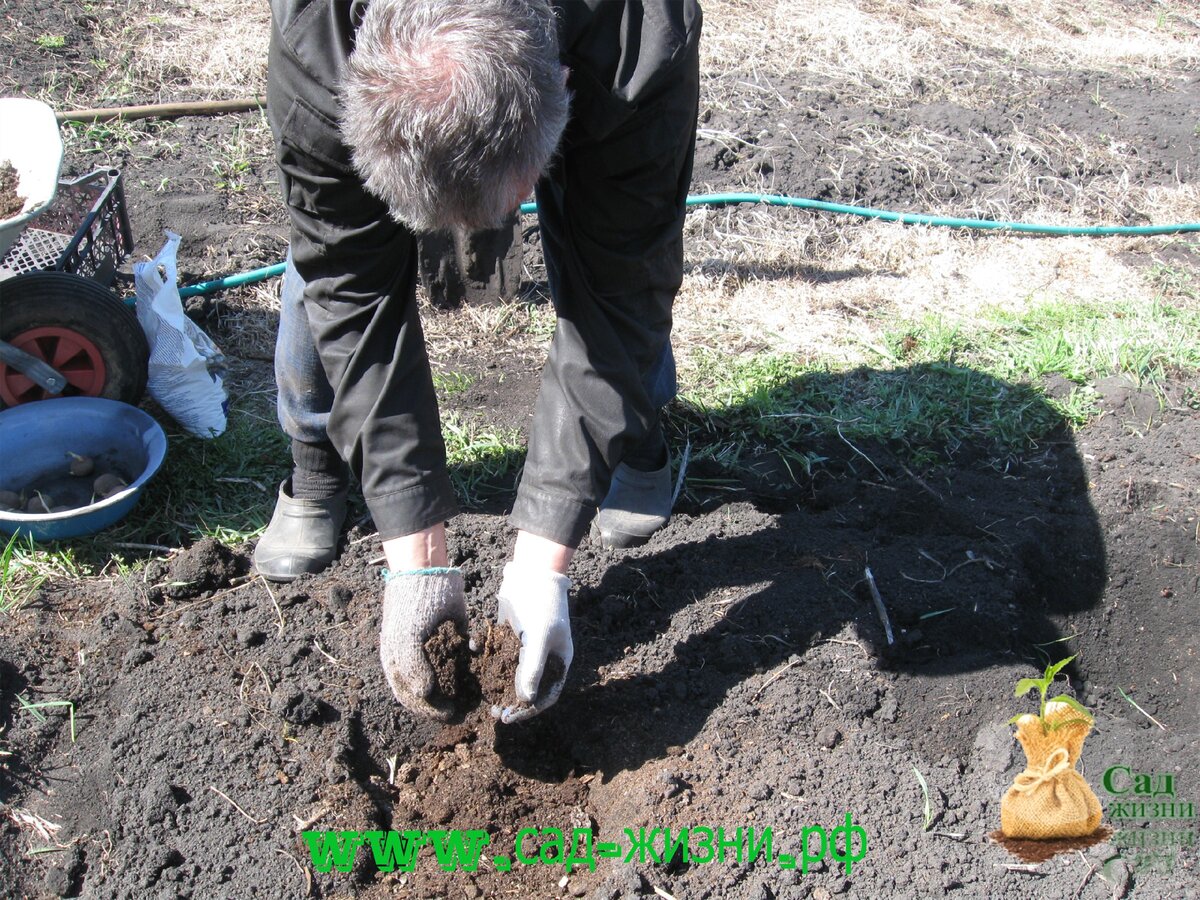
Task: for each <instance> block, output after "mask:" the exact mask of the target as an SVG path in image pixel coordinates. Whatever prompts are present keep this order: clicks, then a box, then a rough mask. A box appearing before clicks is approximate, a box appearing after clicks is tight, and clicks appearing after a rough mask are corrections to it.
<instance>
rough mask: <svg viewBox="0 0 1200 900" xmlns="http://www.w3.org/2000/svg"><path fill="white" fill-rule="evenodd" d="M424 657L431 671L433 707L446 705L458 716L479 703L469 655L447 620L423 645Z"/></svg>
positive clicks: (455, 628)
mask: <svg viewBox="0 0 1200 900" xmlns="http://www.w3.org/2000/svg"><path fill="white" fill-rule="evenodd" d="M425 656H426V658H427V659H428V660H429V664H430V665H431V666H432V667H433V677H434V688H433V691H434V696H433V698H432V700H433V703H434V704H435V705H437V706H443V705H450V706H453V707H455V709H456V710H457V711H458V712H459V713H460V714H461V713H464V712H466V711H467V710H468V709H470V708H471V707H472V706H474V704H475V703H477V702H478V701H479V683H478V681H477V680H475V679H474V678H473V677H472V675H471V651H470V647H469V646H468V643H467V638H466V636H465V635H463V634H462V633H461V632H460V631H459V630H458V626H457V625H456V624H455V623H454V622H453V621H451V620H450V619H447V620H446V621H444V622H442V624H441V625H439V626H438V629H437V631H435V632H434V633H433V634H431V635H430V636H429V640H427V641H426V642H425Z"/></svg>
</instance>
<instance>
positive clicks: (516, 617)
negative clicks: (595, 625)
mask: <svg viewBox="0 0 1200 900" xmlns="http://www.w3.org/2000/svg"><path fill="white" fill-rule="evenodd" d="M570 589H571V579H569V578H568V577H567V576H566V575H559V574H558V573H557V572H552V571H550V570H548V569H537V568H530V567H527V566H520V565H518V564H517V563H515V562H511V563H509V564H508V565H506V566H505V567H504V581H503V582H502V583H501V585H500V592H499V600H500V607H499V610H498V613H497V617H496V618H497V620H498V621H499V622H500V623H501V624H507V625H508V626H509V627H510V628H512V630H513V631H514V632H515V633H516V635H517V637H519V638H520V639H521V661H520V664H519V665H518V666H517V680H516V691H517V699H518V700H520V701H521V703H520V704H519V705H516V706H508V707H505V708H503V709H501V708H500V707H499V706H493V707H492V715H493V716H495V717H496V718H498V719H499V720H500V721H501V722H504V723H505V724H506V725H508V724H512V723H513V722H520V721H522V720H524V719H528V718H530V717H532V716H536V715H537V714H538V713H540V712H542V711H544V710H546V709H549V708H550V707H551V706H553V705H554V704H555V702H557V700H558V696H559V694H561V693H562V689H563V685H564V684H565V683H566V681H567V671H568V670H569V669H570V668H571V660H572V659H573V658H574V656H575V647H574V645H573V644H572V643H571V618H570V610H569V608H568V605H567V593H568V592H569V591H570ZM552 654H553V655H554V656H557V657H558V658H559V659H560V660H561V661H562V667H563V671H562V676H561V677H560V678H559V679H558V680H557V681H555V682H554V683H553V684H551V685H549V686H547V687H546V689H545V690H544V691H543V692H542V694H541V695H539V694H538V685H539V684H541V681H542V674H543V672H545V669H546V662H547V660H548V659H549V658H550V656H551V655H552Z"/></svg>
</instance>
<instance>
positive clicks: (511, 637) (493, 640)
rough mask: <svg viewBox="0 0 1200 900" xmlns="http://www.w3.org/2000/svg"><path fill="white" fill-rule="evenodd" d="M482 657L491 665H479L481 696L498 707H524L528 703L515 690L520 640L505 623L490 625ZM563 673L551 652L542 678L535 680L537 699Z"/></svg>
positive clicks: (563, 668) (519, 658) (543, 695)
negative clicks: (536, 683) (519, 697)
mask: <svg viewBox="0 0 1200 900" xmlns="http://www.w3.org/2000/svg"><path fill="white" fill-rule="evenodd" d="M483 659H484V660H485V661H490V664H485V665H483V666H481V667H480V668H481V671H480V673H479V682H480V687H481V688H482V689H483V695H484V696H485V697H487V698H488V699H489V700H491V701H492V705H494V706H499V707H500V708H501V709H508V708H512V709H524V708H526V707H528V706H530V705H536V702H535V703H534V704H529V703H526V702H524V701H523V700H519V699H518V698H517V693H516V680H517V666H518V664H519V663H520V661H521V639H520V638H518V637H517V636H516V634H514V633H513V630H512V629H511V628H510V627H509V626H508V625H489V626H488V630H487V634H486V635H485V637H484V641H483ZM565 672H566V667H565V666H563V661H562V660H561V659H559V657H557V656H554V655H552V656H551V657H550V658H549V659H548V660H546V668H545V669H544V670H543V671H542V680H541V681H539V682H538V692H537V700H541V699H543V698H544V697H545V696H546V694H547V693H549V691H550V688H552V687H553V686H554V685H555V684H556V683H557V682H558V681H559V680H560V679H561V678H562V677H563V674H564V673H565Z"/></svg>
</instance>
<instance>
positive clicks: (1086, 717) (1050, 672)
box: [1008, 656, 1092, 734]
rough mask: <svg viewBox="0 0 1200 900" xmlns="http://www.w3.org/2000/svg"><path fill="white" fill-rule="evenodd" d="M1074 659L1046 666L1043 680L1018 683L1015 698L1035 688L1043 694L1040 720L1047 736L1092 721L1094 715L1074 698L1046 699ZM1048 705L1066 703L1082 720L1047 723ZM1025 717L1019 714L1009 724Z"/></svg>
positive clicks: (1039, 714)
mask: <svg viewBox="0 0 1200 900" xmlns="http://www.w3.org/2000/svg"><path fill="white" fill-rule="evenodd" d="M1074 658H1075V657H1074V656H1068V657H1067V658H1066V659H1064V660H1060V661H1059V662H1056V663H1051V664H1050V665H1048V666H1046V674H1045V675H1043V676H1042V677H1041V678H1022V679H1021V680H1020V681H1018V682H1017V689H1016V691H1015V696H1017V697H1024V696H1025V695H1026V694H1028V693H1029V692H1030V691H1031V690H1033V689H1034V688H1037V689H1038V693H1039V694H1041V705H1040V706H1039V707H1038V718H1039V719H1041V722H1042V732H1043V733H1045V734H1049V733H1050V732H1051V731H1057V730H1058V729H1060V728H1065V727H1066V726H1067V725H1074V724H1076V723H1077V722H1091V721H1092V714H1091V713H1090V712H1088V711H1087V709H1085V708H1084V706H1083V704H1082V703H1080V702H1079V701H1078V700H1076V699H1075V698H1074V697H1068V696H1067V695H1066V694H1059V695H1058V696H1057V697H1051V698H1050V699H1049V700H1047V699H1046V692H1047V691H1049V690H1050V685H1051V684H1052V683H1053V682H1054V676H1055V675H1057V674H1058V673H1059V672H1060V671H1062V670H1063V669H1065V668H1066V667H1067V665H1068V664H1069V663H1070V662H1071V660H1073V659H1074ZM1047 703H1065V704H1067V706H1069V707H1071V709H1073V710H1075V712H1077V713H1079V715H1080V716H1082V718H1078V719H1064V720H1063V721H1061V722H1054V723H1053V724H1052V723H1050V722H1047V721H1046V704H1047ZM1023 715H1024V713H1017V715H1015V716H1013V717H1012V718H1011V719H1009V720H1008V724H1009V725H1013V724H1015V723H1016V722H1017V720H1018V719H1020V718H1021V716H1023Z"/></svg>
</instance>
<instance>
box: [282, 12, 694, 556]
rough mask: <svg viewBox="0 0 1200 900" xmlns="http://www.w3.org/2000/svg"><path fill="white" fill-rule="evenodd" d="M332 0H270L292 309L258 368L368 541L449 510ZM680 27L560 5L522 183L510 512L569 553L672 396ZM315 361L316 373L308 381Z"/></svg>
mask: <svg viewBox="0 0 1200 900" xmlns="http://www.w3.org/2000/svg"><path fill="white" fill-rule="evenodd" d="M336 6H337V5H336V4H330V5H328V6H327V5H325V4H307V5H306V4H294V3H287V2H284V0H277V3H276V8H275V15H274V31H273V34H272V47H271V60H270V69H269V84H268V89H269V100H268V103H269V110H270V115H271V118H272V125H273V128H274V131H275V137H276V147H277V158H278V161H279V165H280V180H281V184H282V187H283V189H284V194H285V198H286V200H287V204H288V209H289V214H290V216H291V222H292V229H291V252H292V260H293V263H294V267H295V276H296V277H298V278H299V279H301V280H302V282H303V287H302V288H301V289H296V287H295V286H294V285H292V286H290V287H291V289H290V290H288V291H286V292H285V293H286V294H288V295H291V296H293V297H299V298H300V300H301V302H300V303H293V304H287V303H285V305H284V311H283V312H282V314H281V315H282V317H284V319H285V327H281V345H280V347H279V348H278V349H277V357H279V356H282V357H283V359H282V363H281V362H280V360H279V359H277V368H280V367H281V366H282V371H281V374H280V384H281V386H283V385H284V383H285V381H286V382H290V383H291V384H290V386H289V388H288V389H287V390H284V391H281V409H280V413H281V420H282V421H284V422H285V428H287V427H288V426H287V424H286V423H288V422H297V421H305V422H309V423H311V422H314V421H316V422H321V421H322V420H323V421H324V426H325V430H326V433H327V434H328V437H329V440H330V441H331V442H332V443H333V445H334V447H335V448H336V449H337V451H338V453H339V454H340V455H341V456H342V457H343V459H345V460H346V461H347V462H348V463H349V464H350V466H351V468H352V469H353V470H354V472H355V474H356V475H357V476H358V477H359V479H360V481H361V483H362V487H363V494H364V498H365V499H366V502H367V505H368V507H369V508H370V510H371V513H372V517H373V518H374V520H375V524H376V527H377V528H378V529H379V532H380V536H381V537H382V538H384V539H385V540H386V539H389V538H392V537H399V536H402V535H405V534H410V533H413V532H415V531H419V530H421V529H424V528H427V527H429V526H431V525H434V524H436V523H438V522H441V521H444V520H445V519H446V518H448V517H449V516H450V515H452V514H453V513H454V512H455V511H456V504H455V501H454V495H453V490H452V488H451V484H450V480H449V477H448V475H447V473H446V463H445V446H444V443H443V440H442V436H441V429H440V423H439V419H438V409H437V401H436V397H435V395H434V389H433V381H432V376H431V373H430V369H429V360H428V356H427V354H426V350H425V344H424V338H423V335H422V332H421V325H420V320H419V317H418V315H417V309H416V302H415V288H416V280H417V255H416V246H415V240H414V238H413V236H412V234H411V233H410V232H408V231H407V229H405V228H404V227H403V226H401V225H399V224H397V223H395V222H394V221H393V220H391V219H390V217H389V216H388V215H387V211H386V209H385V208H383V205H382V204H381V203H380V202H379V201H378V200H377V199H375V198H374V197H372V196H371V195H369V194H367V193H366V192H365V190H364V189H363V187H362V184H361V181H360V180H359V179H358V177H357V175H356V174H355V172H354V170H353V167H352V165H351V163H350V157H349V151H348V150H347V149H346V148H345V147H344V146H343V145H341V143H340V136H339V135H338V132H337V128H336V110H337V104H336V96H335V93H334V89H333V88H331V87H330V85H335V84H336V72H337V67H336V65H335V64H333V63H330V62H329V60H328V56H329V53H330V51H329V49H328V48H330V47H334V48H336V47H338V46H344V45H346V43H347V42H346V41H345V40H344V39H343V40H341V42H340V44H339V41H338V39H337V38H338V35H339V34H341V32H338V29H343V30H344V29H346V28H349V27H352V25H347V23H346V22H344V21H342V20H341V19H339V18H338V13H337V11H336V9H335V7H336ZM331 29H332V30H333V32H337V33H336V34H332V36H331V34H328V33H325V32H330V30H331ZM699 31H700V15H699V9H698V7H696V5H695V4H694V3H689V2H680V0H660V2H647V3H633V2H631V3H628V4H624V3H618V2H607V3H605V2H598V3H596V4H594V5H592V4H585V3H582V2H578V3H566V4H564V6H563V22H562V23H561V26H560V34H561V35H562V37H561V43H562V47H561V49H562V55H563V62H564V64H565V65H567V66H569V67H570V70H571V75H570V79H569V82H568V83H569V86H570V88H571V90H572V93H573V114H572V119H571V122H570V124H569V125H568V128H567V132H566V134H565V135H564V139H563V143H562V146H561V152H560V154H559V156H558V158H557V159H556V161H555V163H554V165H553V166H552V167H551V169H550V171H549V172H548V173H547V174H546V175H545V176H544V177H543V178H542V180H541V181H540V182H539V184H538V186H537V199H538V207H539V218H540V224H541V229H542V246H543V249H544V253H545V257H546V267H547V272H548V276H549V282H550V290H551V295H552V297H553V300H554V304H555V310H556V315H557V325H556V330H555V334H554V338H553V340H552V343H551V348H550V353H549V358H548V360H547V364H546V368H545V371H544V373H543V379H542V387H541V391H540V394H539V397H538V401H537V407H536V410H535V413H534V421H533V425H532V429H531V433H530V438H529V456H528V460H527V463H526V466H525V470H524V473H523V476H522V479H521V484H520V487H519V490H518V496H517V501H516V504H515V507H514V509H513V513H512V523H513V525H514V526H516V527H518V528H520V529H523V530H527V531H530V532H532V533H534V534H538V535H541V536H543V537H547V538H550V539H552V540H555V541H557V542H559V543H562V544H566V545H569V546H576V545H578V543H579V541H580V540H581V539H582V537H583V535H584V534H585V533H586V530H587V527H588V524H589V523H590V521H591V518H592V516H593V515H594V514H595V509H596V506H597V504H598V503H599V501H600V500H601V499H602V498H603V496H604V494H605V492H606V491H607V489H608V484H609V481H610V479H611V475H612V470H613V469H614V468H615V466H616V465H617V463H619V462H620V461H621V460H622V459H624V458H626V457H628V456H629V455H630V454H631V453H634V452H636V451H637V450H638V448H640V447H643V446H644V445H645V444H646V442H647V441H649V440H652V439H653V438H654V436H655V435H656V434H657V431H658V427H659V424H658V417H659V410H660V407H661V406H662V404H663V402H665V400H667V399H669V397H670V395H671V394H672V393H673V390H674V384H673V364H672V362H671V356H670V331H671V306H672V303H673V300H674V297H675V294H676V292H677V291H678V289H679V286H680V283H681V281H682V273H683V246H682V231H683V217H684V201H685V199H686V195H687V189H688V184H689V182H690V179H691V168H692V154H693V147H694V143H695V128H696V113H697V102H698V100H697V98H698V90H699V57H698V43H699ZM343 37H344V35H343ZM289 277H292V276H291V273H289ZM302 319H306V320H307V323H304V322H303V321H302ZM285 333H286V334H289V335H292V337H291V338H289V339H288V341H287V342H286V346H285V345H284V342H283V340H282V337H283V335H284V334H285ZM305 333H307V334H308V335H310V336H311V338H312V345H313V349H314V350H315V353H316V358H317V359H318V360H319V362H320V366H319V367H316V366H306V365H305V364H304V357H305V354H306V352H307V350H306V348H305V347H303V346H302V345H303V341H302V340H301V341H300V342H299V343H300V345H301V346H298V345H297V341H296V339H295V337H294V336H295V335H296V334H300V335H301V336H303V335H304V334H305ZM322 372H323V373H324V375H325V379H326V381H327V384H323V385H315V384H312V383H311V381H312V380H314V379H315V380H318V381H319V380H320V375H321V373H322ZM310 373H311V374H310ZM290 376H294V377H290ZM322 397H324V398H326V400H320V399H319V398H322ZM296 398H301V399H300V400H297V399H296ZM325 402H328V406H329V408H328V410H327V413H326V411H325V410H322V409H314V408H312V404H314V403H318V404H320V403H325ZM297 403H299V404H300V407H298V406H297ZM304 404H308V406H307V407H304ZM288 430H289V433H291V434H292V436H293V437H297V438H301V439H304V440H309V441H311V440H312V438H313V436H314V435H313V432H312V429H311V428H310V427H308V428H305V429H304V432H303V433H302V434H297V433H295V431H294V430H293V429H291V428H288Z"/></svg>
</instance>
